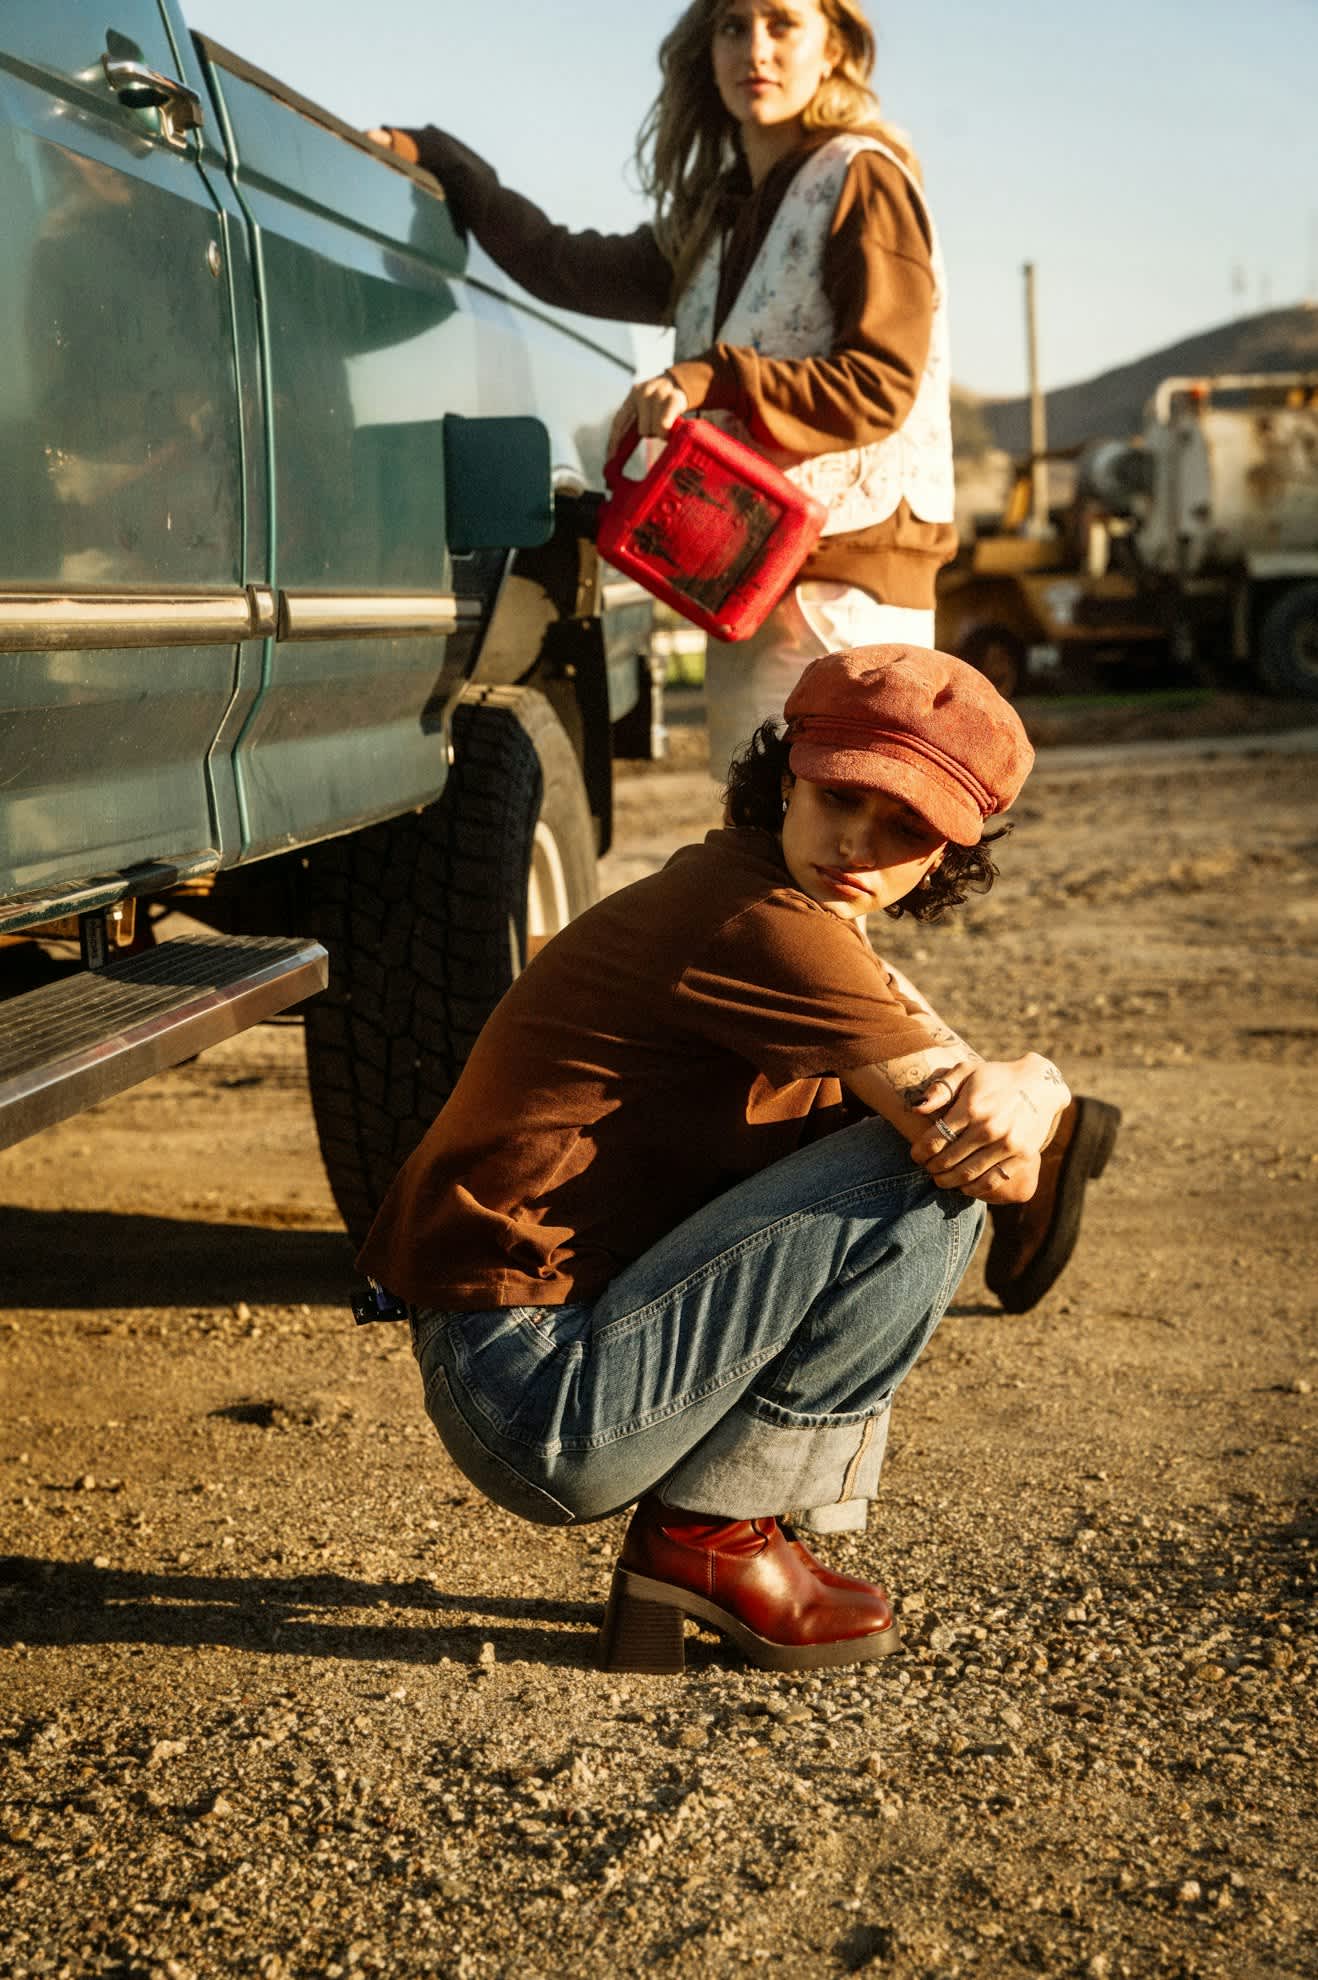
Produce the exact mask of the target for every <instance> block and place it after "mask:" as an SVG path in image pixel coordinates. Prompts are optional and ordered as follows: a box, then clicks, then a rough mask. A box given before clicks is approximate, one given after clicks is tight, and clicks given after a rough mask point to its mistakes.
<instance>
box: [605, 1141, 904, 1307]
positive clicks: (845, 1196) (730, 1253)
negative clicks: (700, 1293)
mask: <svg viewBox="0 0 1318 1980" xmlns="http://www.w3.org/2000/svg"><path fill="white" fill-rule="evenodd" d="M928 1180H929V1178H928V1177H927V1176H926V1175H925V1173H924V1170H923V1169H916V1168H911V1169H909V1170H907V1171H905V1172H904V1173H903V1174H902V1175H901V1176H897V1177H884V1178H883V1179H882V1181H881V1182H880V1183H875V1182H873V1181H871V1182H866V1183H853V1184H852V1186H851V1187H850V1188H849V1189H844V1190H839V1191H838V1192H837V1194H836V1195H835V1196H823V1197H820V1198H819V1199H818V1200H817V1201H816V1202H814V1203H806V1204H799V1205H798V1206H797V1207H796V1209H794V1210H792V1211H791V1212H790V1213H789V1214H788V1215H787V1216H786V1217H779V1218H778V1219H777V1221H776V1222H774V1223H772V1224H762V1225H761V1226H760V1228H759V1229H758V1230H756V1231H753V1232H751V1233H750V1234H749V1235H748V1236H747V1237H744V1238H742V1239H741V1240H740V1241H739V1242H738V1243H737V1244H734V1245H731V1246H729V1248H728V1249H727V1250H726V1251H720V1252H717V1253H716V1254H715V1255H714V1257H713V1258H707V1259H706V1260H705V1262H704V1264H703V1265H701V1266H700V1267H699V1269H698V1270H697V1271H695V1272H692V1273H691V1275H690V1276H689V1277H688V1278H685V1279H679V1280H678V1282H677V1284H676V1285H672V1286H668V1287H665V1289H664V1291H663V1292H661V1293H657V1294H656V1295H655V1296H654V1298H653V1299H649V1300H647V1301H646V1303H645V1305H644V1306H638V1307H634V1308H633V1309H632V1311H631V1312H630V1313H623V1314H619V1315H618V1317H617V1318H616V1319H613V1320H610V1321H608V1322H607V1323H606V1324H605V1325H604V1326H603V1327H600V1328H599V1329H597V1330H594V1331H593V1334H592V1338H593V1339H594V1340H597V1341H608V1340H613V1339H615V1338H618V1337H620V1336H622V1335H625V1334H626V1333H627V1332H629V1331H630V1330H631V1329H633V1328H635V1327H639V1326H642V1325H643V1324H644V1322H645V1320H646V1317H647V1315H649V1314H650V1313H651V1312H653V1310H654V1308H655V1307H656V1306H665V1305H667V1304H668V1303H669V1302H670V1301H671V1300H673V1299H675V1298H676V1297H677V1296H678V1294H679V1293H685V1292H687V1291H689V1290H690V1289H691V1288H693V1287H695V1286H700V1285H703V1284H704V1283H705V1282H706V1281H707V1280H709V1279H711V1278H714V1277H715V1276H716V1275H717V1274H718V1273H719V1272H721V1271H722V1270H723V1269H724V1267H725V1266H726V1265H727V1263H728V1262H729V1260H731V1259H734V1258H743V1257H745V1256H746V1255H747V1254H748V1253H750V1252H752V1251H756V1250H762V1249H763V1248H764V1246H765V1245H766V1244H768V1243H770V1242H772V1241H774V1240H775V1239H777V1238H778V1237H779V1236H780V1235H781V1233H782V1232H783V1231H787V1230H791V1228H792V1227H793V1225H795V1224H799V1223H803V1222H805V1220H806V1219H807V1218H809V1217H812V1216H816V1215H817V1214H818V1213H819V1211H821V1210H825V1209H831V1208H833V1207H834V1206H836V1205H837V1204H841V1203H847V1202H851V1201H853V1200H855V1199H857V1198H861V1197H865V1196H870V1195H872V1194H873V1193H874V1192H875V1191H876V1190H882V1191H885V1192H890V1191H891V1190H892V1189H894V1188H895V1187H898V1186H900V1187H901V1188H902V1189H903V1190H904V1191H905V1190H909V1185H910V1184H911V1183H912V1182H922V1183H927V1182H928ZM793 1331H794V1330H793Z"/></svg>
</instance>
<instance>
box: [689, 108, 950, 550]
mask: <svg viewBox="0 0 1318 1980" xmlns="http://www.w3.org/2000/svg"><path fill="white" fill-rule="evenodd" d="M862 151H877V152H879V153H880V154H881V155H882V156H883V157H884V158H889V159H891V160H892V163H893V164H894V165H895V166H896V167H897V169H898V171H900V172H901V173H902V175H903V177H904V178H905V179H906V180H907V181H908V182H909V184H910V185H911V187H912V188H913V190H914V191H915V194H916V196H917V198H918V199H919V201H920V206H921V208H922V210H924V211H925V213H926V217H928V212H927V209H926V208H925V206H924V196H923V194H922V193H921V191H920V187H919V185H918V184H917V182H916V180H915V178H914V176H913V175H912V174H911V173H910V172H909V171H908V170H907V168H906V166H905V165H903V164H902V161H901V159H900V158H898V156H897V155H896V153H895V152H893V151H890V150H889V149H888V147H887V145H886V144H881V143H880V142H879V140H878V139H877V138H873V137H864V136H861V135H860V134H859V133H855V134H853V133H850V132H844V133H842V134H841V135H840V136H838V137H835V138H830V139H829V141H828V142H827V143H826V144H822V145H820V146H819V148H818V150H817V151H814V152H812V153H811V154H810V156H809V157H808V158H807V159H806V160H805V162H804V164H803V165H802V166H801V168H800V170H799V171H798V172H797V174H796V176H795V178H794V179H793V180H792V183H791V184H790V186H789V187H788V188H787V191H786V193H785V195H784V196H783V201H782V204H781V206H780V207H779V208H778V211H777V213H776V214H775V215H774V217H773V221H772V223H771V225H770V227H769V231H768V234H767V235H766V236H765V239H764V241H763V243H762V245H761V247H760V251H759V253H758V254H757V255H756V257H755V260H754V262H753V263H752V264H751V268H750V271H749V273H748V274H747V276H746V280H745V281H744V282H743V284H742V287H741V291H740V293H739V295H738V296H737V299H736V301H735V302H734V303H733V305H732V308H731V309H730V310H729V312H728V315H727V317H726V318H725V320H724V321H723V322H722V323H721V324H719V323H716V321H715V310H716V308H717V300H718V284H719V270H720V266H721V263H722V243H721V242H720V241H717V240H716V241H715V242H714V243H713V244H712V246H711V247H710V250H709V253H708V254H707V255H706V256H705V258H704V260H703V261H702V262H701V264H700V266H699V268H698V269H697V270H696V272H695V274H694V275H693V276H692V278H691V280H690V282H689V283H688V284H687V286H686V288H685V290H684V291H683V293H682V296H681V299H680V300H679V302H678V305H677V317H676V326H675V327H676V358H677V361H678V362H679V363H680V362H681V361H682V359H684V358H691V357H698V356H699V355H700V353H701V352H702V351H706V350H708V349H709V347H710V345H711V344H712V343H714V342H715V340H716V338H717V341H718V342H719V343H723V344H744V345H748V346H749V347H750V348H751V349H752V350H756V351H762V352H763V353H764V354H765V356H766V357H771V358H803V357H822V356H824V355H825V354H826V353H827V352H828V351H830V350H831V349H832V347H833V336H834V320H833V312H832V310H831V308H830V307H829V302H828V298H827V296H826V295H825V294H824V287H823V278H822V270H823V259H824V248H825V246H826V244H827V241H828V235H829V230H830V227H831V224H832V220H833V215H834V212H835V211H836V209H837V203H838V200H839V198H840V197H841V194H842V187H843V183H844V181H845V179H846V176H847V173H848V171H849V170H850V169H851V163H852V160H853V159H854V158H856V157H857V156H858V155H859V154H860V153H861V152H862ZM929 231H930V235H931V237H932V243H933V273H934V313H933V324H932V329H931V333H930V338H929V356H928V359H927V360H926V363H925V368H924V376H923V378H922V379H921V380H920V389H919V391H918V392H917V394H916V399H915V404H914V405H913V406H912V408H911V411H910V413H909V414H908V416H907V418H906V419H905V421H904V422H903V423H902V425H901V426H900V427H899V428H898V430H897V431H896V432H895V433H891V434H889V435H888V436H887V437H886V439H883V440H876V441H874V442H872V443H871V444H870V445H869V446H866V447H850V448H844V449H841V450H839V451H836V452H833V453H827V454H815V455H812V456H811V457H810V459H808V460H805V461H801V460H798V459H797V457H795V456H793V455H790V454H783V453H781V452H779V451H777V450H774V449H771V448H767V447H763V446H760V452H761V453H764V454H767V455H768V456H769V458H770V459H772V460H774V461H775V462H776V464H777V465H778V466H779V467H781V468H783V470H784V472H785V473H786V474H787V475H788V476H789V477H790V479H791V480H793V481H794V482H795V483H796V484H797V486H798V487H800V488H804V489H805V490H806V491H807V492H808V493H809V494H811V495H813V496H815V497H816V499H817V500H818V501H821V502H823V503H824V504H825V506H826V507H827V509H828V520H827V522H826V523H825V524H824V534H825V536H833V535H838V534H840V533H842V532H843V531H848V530H857V529H868V528H869V527H870V526H871V525H872V524H874V523H879V522H884V521H886V519H887V518H888V517H889V516H890V515H892V514H893V513H894V512H895V510H896V508H897V506H898V504H899V503H900V502H901V500H902V498H903V496H904V497H905V499H906V501H907V502H908V503H909V504H910V506H911V508H912V509H913V511H914V512H915V514H916V515H917V516H919V517H920V519H921V521H922V522H930V523H942V522H951V521H952V518H953V514H954V489H953V482H952V419H951V409H950V393H949V387H950V372H949V368H948V350H947V311H946V307H945V297H946V285H945V281H944V274H943V257H942V252H941V250H940V248H939V245H938V236H937V234H936V233H935V232H934V226H933V221H932V219H930V220H929ZM709 417H711V418H713V419H716V420H717V421H718V423H719V424H720V425H723V426H728V427H731V428H733V429H734V430H736V431H737V432H739V434H740V436H741V437H742V438H743V439H749V438H750V436H749V435H748V434H747V432H746V430H745V428H744V427H743V426H742V425H741V422H740V421H738V420H736V419H735V418H734V417H733V416H732V415H730V414H726V413H713V414H711V415H709ZM752 444H755V445H757V446H758V445H759V443H758V442H754V443H752Z"/></svg>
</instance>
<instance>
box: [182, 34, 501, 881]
mask: <svg viewBox="0 0 1318 1980" xmlns="http://www.w3.org/2000/svg"><path fill="white" fill-rule="evenodd" d="M197 46H198V50H199V52H200V54H201V57H202V59H203V61H204V62H205V64H206V67H207V72H208V83H209V88H210V92H211V95H212V97H213V99H214V101H215V102H216V104H217V105H218V107H219V110H220V114H221V116H222V118H223V123H224V133H225V141H226V148H227V150H228V153H229V156H230V159H231V161H232V173H233V183H234V186H235V188H236V191H237V194H238V196H239V198H240V199H241V201H242V204H243V208H244V210H245V212H246V214H247V217H248V220H249V223H250V233H251V240H252V248H253V256H254V259H255V262H256V265H257V267H258V270H259V289H260V294H261V296H262V306H263V326H262V327H263V334H264V338H265V366H266V379H267V389H268V394H269V406H270V459H271V462H272V466H273V481H272V488H271V519H272V527H271V541H270V546H269V559H270V561H269V565H268V572H267V575H268V577H269V581H270V583H271V585H272V586H273V587H274V588H275V590H276V592H277V594H278V599H279V636H278V638H277V639H275V640H272V641H271V642H270V643H269V644H268V646H267V648H266V659H265V675H264V679H263V685H262V692H261V699H260V702H259V704H258V706H257V708H256V710H255V712H254V713H253V715H252V717H251V719H250V720H249V721H248V723H247V725H246V727H245V729H244V731H243V734H242V737H241V739H240V742H239V746H238V749H237V752H236V759H235V761H236V771H237V777H238V784H239V790H240V793H241V799H242V805H243V817H244V828H245V837H244V849H245V853H246V854H248V855H250V856H259V855H261V854H263V853H269V852H272V851H276V850H278V849H280V848H281V847H286V846H293V845H297V844H300V843H306V842H308V841H310V840H314V839H316V838H318V837H321V836H323V835H324V833H325V832H327V831H340V832H341V831H344V830H346V829H349V828H351V827H353V826H356V825H359V824H362V823H365V822H366V821H367V820H368V819H370V818H372V817H380V816H384V815H388V814H392V813H396V812H397V811H399V810H400V809H401V808H403V807H404V806H406V805H408V804H422V803H424V802H426V801H428V800H429V799H431V798H433V797H434V796H435V795H436V793H437V792H438V791H439V790H440V788H441V787H442V785H443V782H444V778H445V774H446V758H445V743H444V738H443V736H442V734H441V733H440V732H439V724H438V722H431V721H429V720H428V719H427V709H428V707H429V706H430V705H431V703H432V699H433V698H434V697H435V695H436V690H437V686H438V684H439V682H440V681H441V677H442V676H443V674H444V670H445V667H446V664H448V665H451V664H452V663H453V658H454V656H453V654H452V653H450V652H449V650H448V649H449V646H450V644H452V645H453V646H454V647H455V648H456V647H457V646H458V644H459V643H458V642H457V641H453V642H450V635H451V634H453V633H454V632H456V631H457V630H458V628H459V627H460V625H461V624H462V623H463V617H464V601H460V600H458V599H457V598H456V597H455V595H454V585H453V571H452V563H451V559H450V555H449V551H448V547H447V542H446V533H445V507H444V440H443V424H442V418H441V416H440V412H439V411H438V410H437V409H436V407H435V405H434V402H433V401H434V394H432V395H431V397H430V399H429V401H428V402H424V403H423V402H422V401H421V400H420V399H419V398H418V395H417V394H416V393H415V392H414V391H412V390H410V389H409V388H408V385H407V360H406V354H407V352H408V350H409V348H411V349H415V347H416V341H417V339H418V338H419V337H420V336H421V335H422V334H423V333H424V332H426V331H427V330H434V331H435V332H436V334H437V336H438V339H439V342H440V345H441V349H440V350H439V352H438V353H437V354H436V360H435V361H436V362H437V364H438V366H439V368H440V372H441V378H440V381H439V384H438V386H437V392H438V394H439V396H440V397H441V398H443V397H444V395H445V394H446V393H447V394H449V395H450V396H449V397H448V399H447V404H446V405H445V406H444V410H454V411H459V412H467V411H475V410H477V407H476V405H475V404H472V403H469V400H470V398H471V396H472V394H473V392H474V381H472V380H471V375H470V374H471V367H470V364H469V362H468V352H467V347H466V344H465V342H462V343H460V344H459V346H458V348H457V349H455V350H453V351H452V353H451V356H450V361H449V363H448V364H447V365H446V364H445V358H444V345H445V335H446V332H445V326H449V327H450V328H451V329H452V330H453V331H454V332H455V333H458V334H459V335H460V334H461V332H460V326H461V328H465V323H466V318H465V314H464V313H462V312H460V310H459V292H460V290H461V286H462V285H461V283H460V282H455V280H454V278H456V277H459V276H460V274H461V271H462V267H463V262H464V254H463V247H462V243H461V241H460V239H459V237H458V235H457V234H456V232H455V231H454V229H453V227H452V225H451V223H450V221H449V218H448V213H447V209H446V207H445V204H444V202H443V200H442V199H440V198H439V197H438V196H437V194H436V192H435V191H434V189H433V187H429V188H427V186H426V185H425V184H423V183H422V181H421V180H420V177H419V175H415V174H408V173H407V172H405V171H401V170H397V171H396V170H393V169H391V168H390V166H389V165H387V164H386V163H384V162H383V161H382V157H381V154H380V153H379V152H378V151H376V150H375V148H374V147H372V146H369V145H367V144H366V143H365V141H364V140H363V139H362V138H361V137H360V134H359V133H356V132H353V131H350V130H348V129H347V128H346V127H344V126H342V125H340V124H339V123H338V122H337V120H336V119H334V118H333V117H331V116H329V115H328V114H327V113H326V112H324V111H322V110H320V109H318V108H317V107H316V106H315V105H312V104H309V103H307V102H305V101H304V100H303V99H302V98H300V97H298V96H296V95H295V94H294V93H293V92H292V91H291V90H289V89H287V88H286V87H285V86H284V85H283V84H281V83H279V82H277V81H275V80H274V79H273V78H271V77H269V76H266V75H264V74H263V73H262V72H260V71H259V70H256V69H253V68H252V67H251V66H250V65H249V64H247V63H246V62H244V61H242V60H241V59H239V58H238V57H237V56H234V55H232V54H230V53H229V52H228V51H227V50H226V49H223V48H220V47H218V46H216V45H215V44H213V43H211V42H210V41H209V40H207V39H205V38H203V37H199V38H198V42H197ZM366 353H374V354H377V355H378V357H379V359H380V361H381V363H382V364H383V366H384V369H385V372H386V374H387V375H388V376H389V378H390V381H391V383H390V387H389V389H387V390H386V391H384V392H383V393H376V394H373V395H370V394H364V393H363V392H362V390H361V389H360V384H359V381H358V378H357V376H356V367H357V366H358V364H359V362H360V360H361V359H362V357H363V355H364V354H366ZM391 361H392V362H391ZM464 395H465V396H464ZM473 611H474V615H475V616H477V617H478V616H479V608H473Z"/></svg>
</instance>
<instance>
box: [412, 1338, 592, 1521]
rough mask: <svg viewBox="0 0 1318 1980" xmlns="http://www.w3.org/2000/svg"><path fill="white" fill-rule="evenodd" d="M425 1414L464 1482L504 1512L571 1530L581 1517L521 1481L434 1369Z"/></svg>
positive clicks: (525, 1480) (439, 1369)
mask: <svg viewBox="0 0 1318 1980" xmlns="http://www.w3.org/2000/svg"><path fill="white" fill-rule="evenodd" d="M425 1394H426V1414H427V1416H429V1418H430V1420H431V1422H432V1423H433V1424H434V1426H435V1428H436V1430H437V1431H438V1432H439V1439H440V1442H441V1443H442V1444H443V1446H444V1449H445V1450H446V1451H447V1452H448V1454H449V1456H450V1457H451V1458H452V1460H453V1462H454V1464H456V1466H457V1467H458V1470H459V1471H460V1472H461V1473H462V1475H463V1477H464V1478H467V1479H469V1480H470V1481H471V1483H472V1484H473V1485H475V1486H476V1487H477V1488H478V1490H480V1491H481V1492H483V1493H484V1494H485V1496H486V1498H487V1499H492V1500H493V1502H494V1504H495V1505H496V1506H502V1507H503V1509H504V1511H505V1512H510V1513H515V1514H516V1515H517V1517H518V1518H519V1519H528V1520H531V1521H533V1522H534V1523H535V1525H537V1526H574V1525H575V1524H576V1523H577V1520H578V1518H579V1517H580V1515H579V1514H578V1513H575V1512H573V1511H572V1509H571V1508H570V1507H569V1506H566V1505H564V1504H563V1503H562V1501H561V1500H559V1499H556V1498H555V1497H554V1496H553V1494H552V1493H550V1492H546V1491H544V1490H543V1489H542V1488H541V1487H540V1486H539V1485H535V1484H533V1483H532V1482H531V1480H530V1479H528V1478H524V1477H523V1476H522V1474H521V1473H520V1472H519V1471H516V1470H515V1469H514V1468H513V1466H512V1465H510V1464H508V1463H506V1462H505V1461H504V1459H503V1458H501V1457H500V1456H499V1455H498V1454H497V1453H496V1452H495V1451H492V1450H490V1448H489V1447H488V1445H486V1444H485V1443H483V1442H482V1441H481V1439H480V1438H479V1437H478V1436H477V1435H476V1432H475V1431H474V1430H473V1429H472V1427H471V1425H470V1424H469V1423H468V1421H467V1419H466V1417H465V1416H464V1415H463V1414H462V1411H461V1410H460V1409H459V1407H458V1404H457V1400H456V1398H455V1397H454V1394H453V1389H452V1386H451V1384H450V1382H449V1378H448V1376H447V1374H446V1373H445V1371H444V1369H443V1368H442V1367H441V1366H436V1367H435V1368H434V1370H433V1372H432V1374H431V1377H430V1379H429V1381H428V1382H427V1384H426V1392H425Z"/></svg>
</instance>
